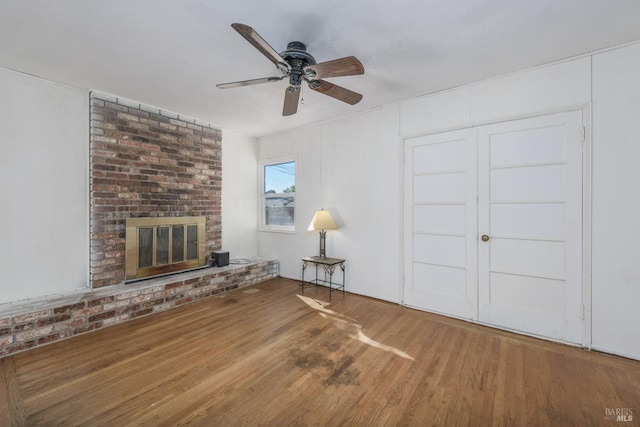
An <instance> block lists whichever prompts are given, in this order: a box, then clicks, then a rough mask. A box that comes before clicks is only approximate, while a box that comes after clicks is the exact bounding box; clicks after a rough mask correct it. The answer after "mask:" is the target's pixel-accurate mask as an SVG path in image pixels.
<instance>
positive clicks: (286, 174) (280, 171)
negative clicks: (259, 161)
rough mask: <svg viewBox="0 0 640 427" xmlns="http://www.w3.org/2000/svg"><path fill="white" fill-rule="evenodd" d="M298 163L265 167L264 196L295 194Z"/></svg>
mask: <svg viewBox="0 0 640 427" xmlns="http://www.w3.org/2000/svg"><path fill="white" fill-rule="evenodd" d="M295 191H296V162H288V163H277V164H273V165H266V166H265V167H264V194H273V193H295Z"/></svg>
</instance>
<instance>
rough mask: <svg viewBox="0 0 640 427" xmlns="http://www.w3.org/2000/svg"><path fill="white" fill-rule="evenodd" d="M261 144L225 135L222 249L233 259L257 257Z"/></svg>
mask: <svg viewBox="0 0 640 427" xmlns="http://www.w3.org/2000/svg"><path fill="white" fill-rule="evenodd" d="M257 159H258V140H257V139H256V138H252V137H246V136H243V135H240V134H237V133H234V132H231V131H223V132H222V248H223V249H224V250H227V251H229V256H230V257H231V258H232V259H237V258H247V257H252V256H255V255H257V254H258V234H257V231H258V228H257V226H258V221H257V219H256V218H257V214H258V185H257V182H258V160H257Z"/></svg>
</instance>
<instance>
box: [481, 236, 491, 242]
mask: <svg viewBox="0 0 640 427" xmlns="http://www.w3.org/2000/svg"><path fill="white" fill-rule="evenodd" d="M481 239H482V241H483V242H488V241H489V236H487V235H486V234H483V235H482V237H481Z"/></svg>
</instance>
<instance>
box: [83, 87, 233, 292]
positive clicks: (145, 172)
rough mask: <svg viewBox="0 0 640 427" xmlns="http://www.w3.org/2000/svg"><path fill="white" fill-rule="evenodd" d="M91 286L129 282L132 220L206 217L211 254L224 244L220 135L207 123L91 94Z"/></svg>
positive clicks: (207, 248) (118, 99)
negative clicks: (128, 229) (128, 228)
mask: <svg viewBox="0 0 640 427" xmlns="http://www.w3.org/2000/svg"><path fill="white" fill-rule="evenodd" d="M90 170H91V176H90V186H91V212H90V219H91V225H90V227H91V228H90V230H91V264H90V273H91V287H92V288H94V289H95V288H99V287H102V286H107V285H113V284H118V283H121V282H123V281H124V280H125V229H126V225H125V222H126V220H127V219H130V218H146V217H186V216H204V217H205V218H206V236H205V240H206V252H207V253H211V251H213V250H215V249H220V248H221V244H222V223H221V190H222V135H221V131H220V130H219V129H215V128H213V127H211V126H210V125H209V124H207V123H204V122H200V121H198V120H194V119H191V118H188V117H185V116H182V115H178V114H173V113H169V112H165V111H163V110H159V109H156V108H151V107H147V106H145V105H141V104H137V103H133V102H129V101H127V100H122V99H121V98H114V97H110V96H107V95H102V94H98V93H92V94H91V159H90Z"/></svg>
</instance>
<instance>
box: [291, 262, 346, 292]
mask: <svg viewBox="0 0 640 427" xmlns="http://www.w3.org/2000/svg"><path fill="white" fill-rule="evenodd" d="M344 262H345V260H344V259H341V258H327V257H319V256H312V257H306V258H302V281H301V282H300V287H301V288H302V293H303V294H304V286H305V284H307V283H308V284H312V285H316V286H318V285H323V286H325V285H326V286H329V301H331V290H332V289H340V288H342V294H343V295H344V286H345V277H344V270H345V267H344ZM309 263H312V264H313V265H315V267H316V278H315V279H314V280H311V281H309V282H306V281H305V280H304V272H305V270H306V269H307V265H308V264H309ZM319 265H321V266H322V267H323V268H324V273H325V274H324V277H325V278H324V279H319V278H318V266H319ZM336 266H338V267H340V270H342V282H341V283H340V282H338V283H336V282H334V281H333V273H334V272H335V270H336ZM327 277H329V280H326V279H327Z"/></svg>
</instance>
